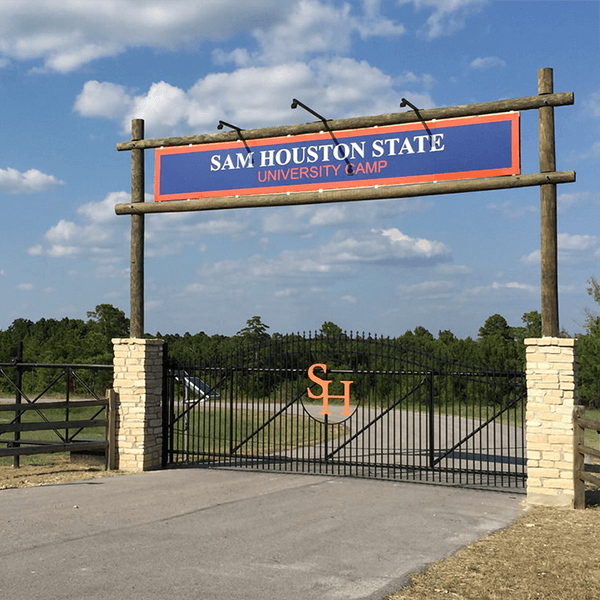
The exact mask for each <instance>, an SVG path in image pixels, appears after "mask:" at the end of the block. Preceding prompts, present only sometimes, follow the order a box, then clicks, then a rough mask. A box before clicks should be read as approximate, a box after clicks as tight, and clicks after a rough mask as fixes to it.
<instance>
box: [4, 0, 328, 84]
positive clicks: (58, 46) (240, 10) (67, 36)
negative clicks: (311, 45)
mask: <svg viewBox="0 0 600 600" xmlns="http://www.w3.org/2000/svg"><path fill="white" fill-rule="evenodd" d="M316 4H319V3H318V2H317V3H316ZM289 13H290V10H289V6H288V5H287V3H283V2H280V0H253V2H248V1H247V0H204V1H203V2H198V1H197V0H169V3H168V5H166V4H165V3H164V2H163V1H162V0H145V1H144V3H143V4H141V3H140V2H139V1H138V0H94V2H81V0H36V1H35V2H2V3H0V55H2V57H3V59H4V60H6V59H13V60H29V61H41V65H42V67H41V68H42V69H43V70H47V71H56V72H60V73H68V72H70V71H73V70H76V69H78V68H80V67H82V66H83V65H85V64H87V63H89V62H90V61H93V60H95V59H99V58H106V57H115V56H118V55H119V54H121V53H123V52H125V50H127V49H128V48H133V47H150V48H156V49H161V50H174V49H177V48H181V47H185V46H190V45H193V44H198V43H201V42H202V41H203V40H213V41H214V40H223V39H226V38H227V37H229V36H231V35H234V34H235V33H238V32H240V31H246V30H254V29H256V28H259V29H260V28H265V27H267V28H268V27H273V26H274V25H275V24H277V23H279V22H281V21H282V20H286V19H288V18H289Z"/></svg>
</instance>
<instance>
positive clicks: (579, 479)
mask: <svg viewBox="0 0 600 600" xmlns="http://www.w3.org/2000/svg"><path fill="white" fill-rule="evenodd" d="M584 415H585V408H584V407H583V406H577V407H576V408H575V410H574V411H573V434H574V436H573V437H574V449H573V450H574V454H573V458H574V461H573V462H574V464H573V470H574V473H573V477H574V482H575V498H574V502H573V508H585V484H586V483H590V484H591V485H594V486H596V487H598V488H600V477H599V476H598V475H594V474H593V473H590V472H589V471H586V470H585V457H586V456H591V457H593V458H598V459H600V450H598V449H596V448H591V447H590V446H586V445H585V442H584V434H585V430H586V429H593V430H594V431H597V432H598V433H600V421H595V420H593V419H588V418H586V417H585V416H584Z"/></svg>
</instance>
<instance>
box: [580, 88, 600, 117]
mask: <svg viewBox="0 0 600 600" xmlns="http://www.w3.org/2000/svg"><path fill="white" fill-rule="evenodd" d="M584 106H585V107H586V108H587V110H588V111H589V112H590V114H591V115H592V116H594V117H600V90H599V91H597V92H594V93H593V94H591V95H590V97H589V98H587V99H586V100H585V101H584Z"/></svg>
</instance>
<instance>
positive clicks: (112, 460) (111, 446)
mask: <svg viewBox="0 0 600 600" xmlns="http://www.w3.org/2000/svg"><path fill="white" fill-rule="evenodd" d="M106 397H107V399H108V409H107V413H108V427H107V431H106V439H107V440H108V449H107V451H106V453H107V461H106V467H107V469H108V470H109V471H114V470H115V469H116V468H117V466H116V465H117V435H116V428H117V394H116V393H115V390H114V389H112V388H110V389H108V390H106Z"/></svg>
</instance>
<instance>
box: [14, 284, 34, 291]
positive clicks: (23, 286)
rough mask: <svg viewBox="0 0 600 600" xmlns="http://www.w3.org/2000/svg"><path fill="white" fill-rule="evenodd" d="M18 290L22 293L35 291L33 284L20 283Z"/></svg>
mask: <svg viewBox="0 0 600 600" xmlns="http://www.w3.org/2000/svg"><path fill="white" fill-rule="evenodd" d="M17 289H18V290H19V291H20V292H31V291H32V290H33V283H20V284H19V285H18V286H17Z"/></svg>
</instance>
